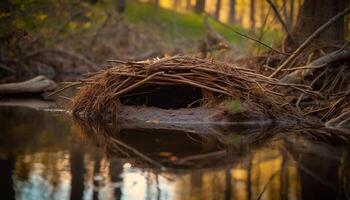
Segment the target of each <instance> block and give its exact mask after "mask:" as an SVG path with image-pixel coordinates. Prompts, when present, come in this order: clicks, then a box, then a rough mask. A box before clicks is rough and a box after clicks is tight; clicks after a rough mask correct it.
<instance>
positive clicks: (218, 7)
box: [215, 0, 221, 19]
mask: <svg viewBox="0 0 350 200" xmlns="http://www.w3.org/2000/svg"><path fill="white" fill-rule="evenodd" d="M220 9H221V0H216V6H215V18H216V19H219V18H220Z"/></svg>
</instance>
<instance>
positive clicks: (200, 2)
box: [195, 0, 205, 13]
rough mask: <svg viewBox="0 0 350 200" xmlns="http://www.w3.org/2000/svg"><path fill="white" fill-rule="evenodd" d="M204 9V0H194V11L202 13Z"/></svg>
mask: <svg viewBox="0 0 350 200" xmlns="http://www.w3.org/2000/svg"><path fill="white" fill-rule="evenodd" d="M204 9H205V0H196V6H195V12H196V13H202V12H204Z"/></svg>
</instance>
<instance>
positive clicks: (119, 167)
mask: <svg viewBox="0 0 350 200" xmlns="http://www.w3.org/2000/svg"><path fill="white" fill-rule="evenodd" d="M123 163H124V162H123V161H122V160H119V159H111V160H110V162H109V176H110V178H111V181H112V182H113V183H115V184H117V185H119V183H120V182H122V181H123V178H122V177H121V175H122V173H123ZM121 197H122V190H121V187H120V186H118V187H115V188H114V198H115V199H121Z"/></svg>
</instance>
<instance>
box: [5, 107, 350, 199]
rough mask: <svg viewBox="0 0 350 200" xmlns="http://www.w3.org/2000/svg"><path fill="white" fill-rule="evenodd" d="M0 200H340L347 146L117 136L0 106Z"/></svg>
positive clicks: (292, 133)
mask: <svg viewBox="0 0 350 200" xmlns="http://www.w3.org/2000/svg"><path fill="white" fill-rule="evenodd" d="M0 118H1V124H0V133H1V134H0V188H1V192H0V193H1V197H0V198H1V199H33V200H40V199H137V200H138V199H141V200H142V199H346V198H349V197H350V191H349V184H350V172H349V169H350V167H349V163H350V162H349V160H350V155H349V153H350V151H349V150H350V148H349V147H347V146H346V145H345V143H344V140H346V138H344V137H343V136H342V138H335V139H334V137H333V136H332V135H331V134H330V133H327V132H322V133H320V134H319V135H318V134H317V132H315V131H313V130H306V129H303V130H293V129H289V130H283V129H278V130H276V129H273V130H272V129H262V130H258V129H256V130H247V129H237V130H232V131H231V132H230V133H229V134H227V130H226V134H225V136H220V137H218V136H215V137H210V136H206V137H198V136H196V135H191V134H188V133H186V134H185V133H160V132H137V131H131V130H130V131H125V130H118V128H115V127H113V126H112V127H113V128H111V126H109V128H108V127H107V128H106V127H105V128H104V127H100V126H95V125H92V124H85V125H81V124H76V123H73V121H72V120H71V119H70V117H69V116H65V115H63V114H57V113H52V112H46V111H36V110H33V109H29V108H19V107H0Z"/></svg>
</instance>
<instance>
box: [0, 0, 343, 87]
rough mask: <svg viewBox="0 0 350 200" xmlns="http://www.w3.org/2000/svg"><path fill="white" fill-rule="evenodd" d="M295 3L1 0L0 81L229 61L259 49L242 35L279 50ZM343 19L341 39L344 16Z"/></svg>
mask: <svg viewBox="0 0 350 200" xmlns="http://www.w3.org/2000/svg"><path fill="white" fill-rule="evenodd" d="M341 2H344V4H345V1H341ZM302 4H303V1H302V0H268V1H267V0H206V1H205V0H139V1H137V0H56V1H48V0H25V1H23V0H3V1H1V2H0V22H1V23H0V43H1V45H0V80H1V82H7V81H9V80H13V79H16V80H18V79H26V78H28V77H32V76H33V75H36V74H43V75H45V76H47V77H48V78H53V79H55V80H62V79H63V78H62V77H65V79H70V78H69V77H70V76H71V77H75V76H76V75H79V74H81V73H82V72H85V71H86V70H88V71H95V70H98V69H101V68H103V67H104V66H106V65H107V62H106V60H108V59H120V60H143V59H147V58H156V57H164V56H167V55H179V54H199V55H200V56H201V57H207V56H208V54H207V53H209V54H210V57H213V58H216V59H221V60H224V61H231V62H232V61H235V60H237V59H240V58H242V57H243V56H247V55H252V54H253V55H259V54H261V53H262V52H264V50H266V47H264V46H262V45H259V43H256V42H252V41H251V40H249V39H247V38H246V37H243V36H242V35H244V36H248V37H252V38H255V39H256V40H260V41H262V42H263V43H265V44H267V45H269V46H272V47H275V48H281V46H282V45H283V43H282V40H283V39H284V38H285V36H286V31H285V30H284V29H286V30H288V31H291V30H292V27H293V26H294V25H295V24H296V21H297V17H298V10H299V8H300V6H301V5H302ZM271 5H274V6H271ZM343 8H344V7H342V9H343ZM274 9H276V10H277V11H278V13H279V14H280V16H277V15H276V14H275V12H274ZM342 9H340V10H342ZM279 17H280V18H282V19H283V21H284V22H285V23H284V24H282V23H280V20H279V19H278V18H279ZM345 21H346V23H345V25H346V27H345V29H346V30H347V31H346V32H347V35H346V37H347V38H349V34H348V33H349V31H348V30H349V28H350V27H349V16H347V17H346V19H345ZM288 31H287V32H288ZM237 33H238V34H237ZM240 34H241V35H240ZM71 79H75V78H71Z"/></svg>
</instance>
